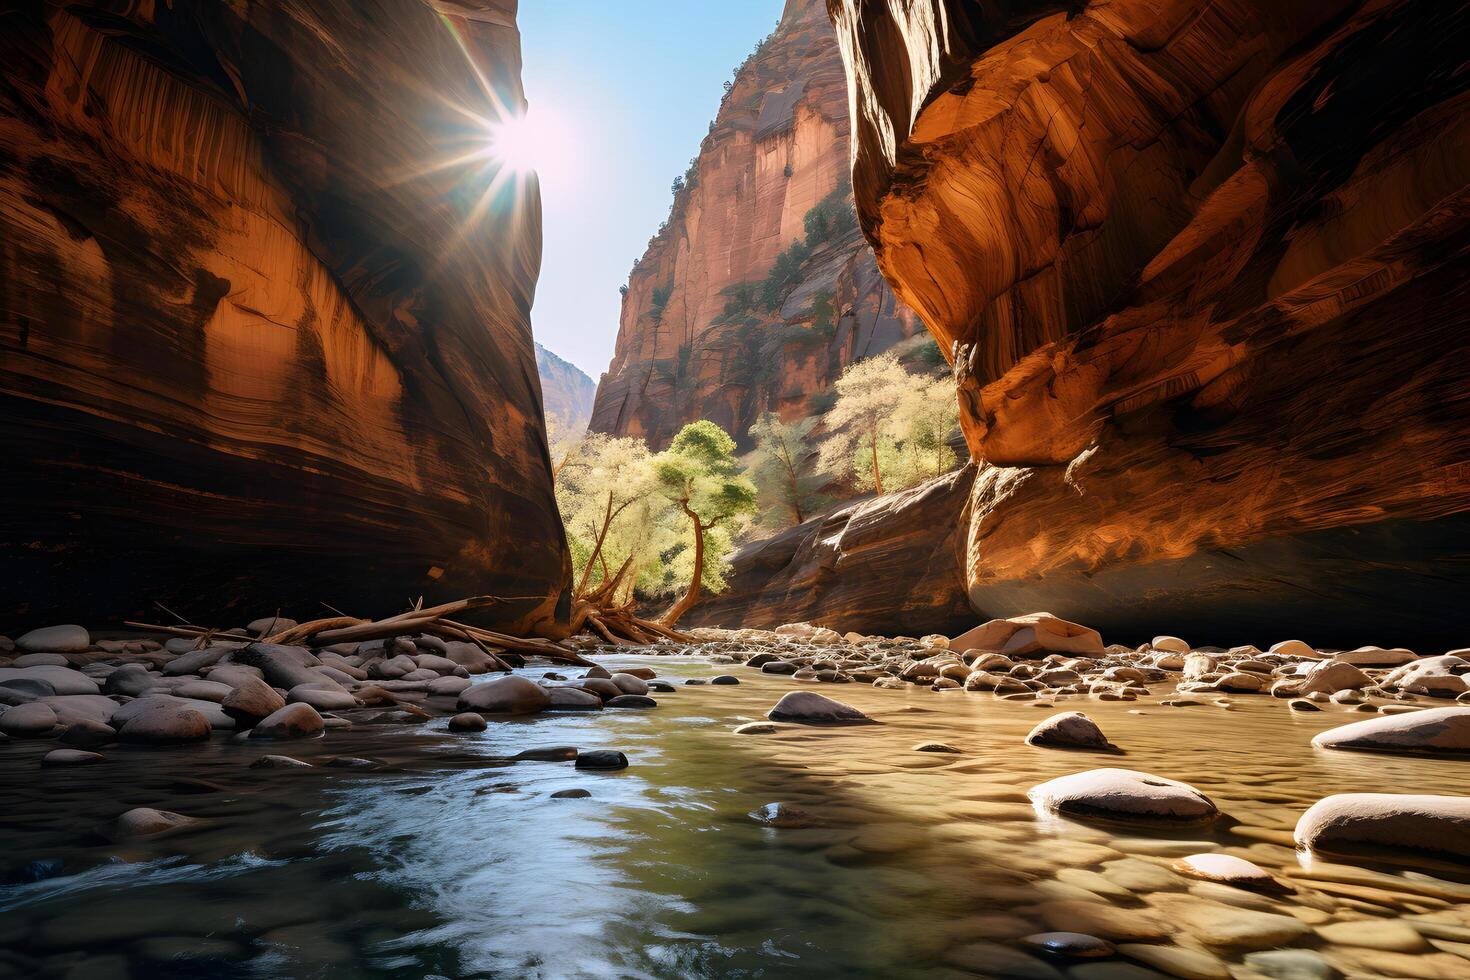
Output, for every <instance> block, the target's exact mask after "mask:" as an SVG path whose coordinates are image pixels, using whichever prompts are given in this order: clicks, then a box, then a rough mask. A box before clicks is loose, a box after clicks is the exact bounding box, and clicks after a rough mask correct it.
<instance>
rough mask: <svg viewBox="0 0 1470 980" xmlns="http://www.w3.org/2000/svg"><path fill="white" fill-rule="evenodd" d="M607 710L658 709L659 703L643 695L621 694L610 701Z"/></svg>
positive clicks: (606, 705)
mask: <svg viewBox="0 0 1470 980" xmlns="http://www.w3.org/2000/svg"><path fill="white" fill-rule="evenodd" d="M604 707H607V708H657V707H658V702H657V701H655V700H654V699H653V698H650V697H647V696H646V695H642V694H620V695H618V696H617V697H615V698H612V699H611V700H609V701H608V702H607V703H606V704H605V705H604Z"/></svg>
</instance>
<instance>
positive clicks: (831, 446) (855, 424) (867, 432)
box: [820, 352, 915, 496]
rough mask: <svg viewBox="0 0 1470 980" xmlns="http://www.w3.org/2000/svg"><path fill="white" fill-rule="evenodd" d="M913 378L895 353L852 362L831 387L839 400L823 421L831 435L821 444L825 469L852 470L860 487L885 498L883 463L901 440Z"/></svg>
mask: <svg viewBox="0 0 1470 980" xmlns="http://www.w3.org/2000/svg"><path fill="white" fill-rule="evenodd" d="M914 381H915V379H914V377H913V376H912V375H910V374H909V373H908V371H906V370H904V367H903V365H902V364H900V363H898V358H897V357H896V356H895V355H894V354H892V353H891V352H889V353H884V354H879V355H878V356H876V357H869V358H867V359H866V360H862V361H856V362H854V363H852V364H849V365H848V367H847V370H845V371H843V372H842V377H840V378H838V379H837V383H836V384H835V385H834V386H833V387H834V388H835V389H836V391H837V401H836V403H834V404H833V406H832V410H831V411H829V412H828V413H827V415H826V417H825V419H824V422H825V424H826V428H827V431H828V432H829V433H830V435H828V436H827V439H826V441H824V442H823V443H822V449H821V454H820V464H821V466H822V468H823V469H826V470H830V471H832V472H834V473H835V472H841V471H843V470H846V469H849V468H851V471H852V472H853V474H854V476H855V477H856V479H857V481H858V485H859V486H871V487H872V488H873V490H874V491H875V492H876V493H878V494H879V495H880V496H881V495H882V494H883V465H882V464H883V461H884V458H885V457H886V456H887V455H888V454H889V453H891V450H892V447H894V446H896V445H897V444H898V443H899V442H900V441H901V440H902V439H903V436H904V430H905V429H906V428H907V423H908V414H907V402H908V400H909V398H910V395H911V393H912V392H913V390H914Z"/></svg>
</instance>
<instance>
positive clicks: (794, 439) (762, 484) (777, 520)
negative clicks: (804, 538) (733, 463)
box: [750, 412, 827, 527]
mask: <svg viewBox="0 0 1470 980" xmlns="http://www.w3.org/2000/svg"><path fill="white" fill-rule="evenodd" d="M816 424H817V420H816V419H814V418H806V419H802V420H800V421H798V422H795V423H791V424H787V423H785V422H782V421H781V418H780V416H778V415H776V414H775V413H774V412H766V413H764V414H763V415H761V417H760V418H758V419H756V421H755V424H754V425H752V426H751V427H750V435H751V437H752V438H753V439H755V463H754V465H753V466H752V467H751V469H750V475H751V477H752V478H753V479H754V480H755V486H756V490H757V492H758V494H759V500H760V503H761V505H762V506H761V512H762V517H761V523H763V524H765V525H766V526H768V527H780V526H782V525H786V524H800V523H801V522H802V521H804V520H806V519H807V518H808V517H810V516H811V515H812V514H813V513H815V512H816V511H818V510H820V509H821V508H822V505H823V504H824V503H825V502H826V501H825V499H824V498H823V497H822V496H821V494H820V493H819V492H818V491H820V490H821V488H822V487H823V486H824V485H825V484H826V482H827V476H826V474H824V473H821V472H819V471H818V469H817V451H816V450H815V449H814V448H812V446H811V444H810V443H809V442H808V436H810V435H811V431H812V428H813V427H814V426H815V425H816Z"/></svg>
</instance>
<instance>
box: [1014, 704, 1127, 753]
mask: <svg viewBox="0 0 1470 980" xmlns="http://www.w3.org/2000/svg"><path fill="white" fill-rule="evenodd" d="M1026 744H1027V745H1037V746H1041V747H1043V748H1051V749H1088V750H1092V751H1100V752H1107V751H1116V749H1117V746H1115V745H1113V743H1112V742H1109V741H1108V739H1107V736H1106V735H1104V734H1103V733H1102V729H1101V728H1098V727H1097V724H1096V723H1095V722H1094V721H1093V720H1092V719H1091V718H1089V717H1087V716H1086V715H1084V714H1083V713H1082V712H1080V711H1064V712H1062V713H1061V714H1059V715H1052V716H1051V717H1050V718H1047V719H1046V720H1045V721H1043V722H1041V724H1039V725H1037V726H1036V727H1035V728H1033V729H1031V732H1030V734H1028V735H1027V736H1026Z"/></svg>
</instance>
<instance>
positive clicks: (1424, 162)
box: [830, 0, 1470, 644]
mask: <svg viewBox="0 0 1470 980" xmlns="http://www.w3.org/2000/svg"><path fill="white" fill-rule="evenodd" d="M830 8H831V13H832V16H833V19H834V22H835V24H836V25H837V30H838V34H839V36H840V38H841V43H842V49H843V54H844V58H845V62H846V65H847V70H848V75H849V80H850V82H851V85H852V92H851V96H852V99H851V107H852V114H853V118H854V128H855V132H856V134H857V135H856V146H855V153H854V168H853V183H854V187H855V193H856V198H857V204H858V209H859V214H860V218H861V221H862V225H863V228H864V230H865V232H866V233H867V235H868V237H869V239H870V240H871V242H872V243H873V246H874V248H875V250H876V252H877V255H878V261H879V265H880V267H881V268H882V270H883V272H884V275H885V276H886V277H887V279H888V281H889V282H890V283H891V284H892V285H893V287H894V289H895V291H896V292H897V293H898V295H899V296H900V297H901V298H902V299H903V300H904V301H905V302H906V303H908V304H909V305H910V306H911V307H912V308H913V309H915V310H917V311H918V313H919V315H920V316H921V317H922V318H923V320H924V322H925V324H926V325H927V326H928V328H929V329H930V331H931V332H932V333H933V334H934V335H935V337H936V338H938V339H939V341H940V345H941V347H942V348H943V349H945V350H946V352H950V353H952V354H953V356H954V357H955V362H954V373H955V378H956V382H957V386H958V395H959V398H960V404H961V414H962V420H963V423H964V428H965V432H966V437H967V441H968V443H969V446H970V449H971V452H972V454H973V456H974V457H975V458H976V459H977V460H980V461H981V462H982V468H981V470H980V472H979V474H978V476H977V478H976V480H975V485H974V491H973V495H972V500H971V505H970V508H969V512H968V516H967V535H968V545H967V548H966V556H965V559H964V561H963V563H962V569H963V575H964V579H965V585H966V587H967V589H968V593H969V598H970V601H971V603H972V605H973V606H974V607H975V609H976V610H977V612H978V613H979V614H980V615H981V616H982V618H983V617H987V616H992V615H995V616H1002V615H1008V614H1011V613H1015V612H1020V611H1025V610H1031V609H1036V608H1045V609H1049V610H1051V611H1052V612H1055V613H1057V614H1059V615H1062V616H1065V617H1067V618H1070V619H1077V620H1081V621H1084V622H1088V623H1089V624H1091V625H1095V626H1101V627H1103V628H1104V629H1108V628H1116V629H1118V630H1132V631H1134V635H1144V634H1145V631H1146V630H1147V629H1149V628H1151V627H1150V625H1149V624H1152V627H1157V628H1156V629H1154V631H1155V632H1157V631H1158V629H1165V630H1166V631H1167V628H1168V627H1169V626H1170V625H1171V624H1175V625H1177V627H1178V629H1180V630H1184V629H1192V630H1193V631H1194V633H1195V635H1201V634H1203V635H1208V636H1209V637H1211V638H1212V639H1214V638H1218V639H1221V640H1225V639H1234V638H1245V639H1256V640H1262V639H1271V638H1279V637H1280V636H1284V635H1286V634H1287V633H1291V634H1293V635H1295V634H1297V633H1300V634H1303V635H1305V636H1307V637H1309V638H1311V639H1313V640H1314V641H1315V642H1319V643H1330V642H1335V641H1336V642H1348V641H1349V640H1350V641H1351V642H1353V643H1361V642H1369V641H1376V640H1377V639H1378V638H1380V637H1382V638H1384V640H1385V641H1386V640H1388V639H1393V640H1394V641H1395V642H1414V641H1417V642H1423V643H1429V644H1434V643H1439V642H1444V643H1456V642H1463V640H1464V635H1463V629H1462V627H1463V615H1462V614H1461V613H1460V612H1459V611H1458V610H1459V609H1460V606H1461V604H1462V603H1463V590H1464V584H1465V582H1466V581H1467V580H1470V521H1467V518H1466V513H1467V511H1470V479H1467V477H1466V473H1467V470H1470V464H1467V461H1470V424H1467V423H1470V357H1467V347H1470V312H1467V311H1470V262H1467V255H1466V252H1467V247H1470V234H1467V222H1470V193H1467V191H1470V189H1467V182H1470V112H1467V108H1470V96H1467V91H1466V89H1467V79H1470V76H1467V74H1466V73H1465V71H1464V52H1465V51H1466V50H1467V46H1470V8H1466V7H1465V6H1464V5H1463V4H1429V3H1415V2H1412V0H1369V2H1344V0H1311V2H1303V3H1293V4H1281V3H1276V2H1268V0H1217V2H1206V0H1166V2H1162V3H1161V2H1156V0H1111V2H1106V3H1102V2H1094V3H1055V2H1021V0H1012V2H1008V3H996V4H974V3H968V2H964V0H906V2H904V3H902V4H893V3H890V2H887V0H830Z"/></svg>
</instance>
